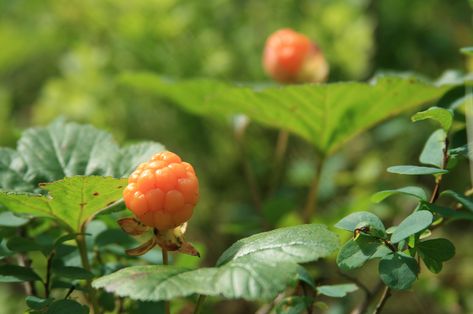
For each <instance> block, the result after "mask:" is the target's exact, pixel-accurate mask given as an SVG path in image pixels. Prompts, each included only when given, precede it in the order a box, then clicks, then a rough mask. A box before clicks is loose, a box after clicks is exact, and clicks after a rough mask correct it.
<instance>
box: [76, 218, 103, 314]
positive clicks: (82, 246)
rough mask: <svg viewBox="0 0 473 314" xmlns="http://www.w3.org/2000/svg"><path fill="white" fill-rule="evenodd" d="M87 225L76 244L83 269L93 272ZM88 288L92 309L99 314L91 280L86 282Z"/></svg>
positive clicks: (83, 227) (95, 313)
mask: <svg viewBox="0 0 473 314" xmlns="http://www.w3.org/2000/svg"><path fill="white" fill-rule="evenodd" d="M84 235H85V224H84V225H83V226H82V228H81V234H79V235H77V237H76V242H77V247H78V249H79V253H80V259H81V262H82V267H83V268H84V269H85V270H87V271H89V272H90V271H91V268H90V263H89V258H88V256H87V244H86V243H85V236H84ZM86 288H87V291H88V293H89V302H90V303H91V305H92V308H93V310H94V314H98V313H99V306H98V303H97V297H96V294H95V290H94V289H93V288H92V284H91V280H90V279H87V280H86Z"/></svg>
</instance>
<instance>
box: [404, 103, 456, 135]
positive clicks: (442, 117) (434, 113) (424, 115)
mask: <svg viewBox="0 0 473 314" xmlns="http://www.w3.org/2000/svg"><path fill="white" fill-rule="evenodd" d="M425 119H432V120H435V121H437V122H438V123H440V125H441V126H442V129H444V130H445V132H448V130H450V127H451V126H452V121H453V113H452V111H450V110H448V109H444V108H440V107H431V108H429V109H427V110H425V111H421V112H418V113H416V114H415V115H413V116H412V121H414V122H415V121H420V120H425Z"/></svg>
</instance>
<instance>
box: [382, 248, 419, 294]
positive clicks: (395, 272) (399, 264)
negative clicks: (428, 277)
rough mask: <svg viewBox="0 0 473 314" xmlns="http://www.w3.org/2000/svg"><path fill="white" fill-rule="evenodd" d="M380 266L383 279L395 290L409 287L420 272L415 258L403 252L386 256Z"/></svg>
mask: <svg viewBox="0 0 473 314" xmlns="http://www.w3.org/2000/svg"><path fill="white" fill-rule="evenodd" d="M378 268H379V269H378V270H379V276H380V278H381V280H382V281H383V282H384V284H386V285H387V286H388V287H390V288H391V289H394V290H406V289H409V288H410V287H411V286H412V284H413V283H414V282H415V281H416V280H417V274H418V273H419V266H418V265H417V261H416V260H415V258H413V257H411V256H408V255H406V254H404V253H401V252H396V253H393V254H389V255H386V256H384V257H383V258H382V259H381V261H380V262H379V267H378Z"/></svg>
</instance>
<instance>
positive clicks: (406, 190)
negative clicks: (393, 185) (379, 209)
mask: <svg viewBox="0 0 473 314" xmlns="http://www.w3.org/2000/svg"><path fill="white" fill-rule="evenodd" d="M395 194H404V195H410V196H413V197H416V198H418V199H420V200H424V201H425V200H427V195H426V194H425V191H424V189H422V188H420V187H417V186H406V187H403V188H400V189H396V190H385V191H380V192H378V193H376V194H374V195H373V196H372V197H371V200H372V201H373V202H375V203H379V202H381V201H382V200H384V199H385V198H387V197H390V196H391V195H395Z"/></svg>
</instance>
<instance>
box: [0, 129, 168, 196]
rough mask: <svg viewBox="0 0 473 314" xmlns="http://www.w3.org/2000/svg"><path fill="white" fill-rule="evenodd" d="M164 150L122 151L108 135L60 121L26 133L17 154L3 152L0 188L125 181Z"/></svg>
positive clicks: (144, 146) (147, 145) (146, 146)
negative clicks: (83, 178)
mask: <svg viewBox="0 0 473 314" xmlns="http://www.w3.org/2000/svg"><path fill="white" fill-rule="evenodd" d="M163 150H164V147H163V146H162V145H160V144H157V143H153V142H143V143H140V144H135V145H131V146H128V147H124V148H121V149H120V148H119V147H118V145H117V144H116V143H115V141H114V140H113V139H112V136H111V135H110V134H109V133H107V132H105V131H100V130H98V129H95V128H94V127H92V126H90V125H80V124H76V123H66V122H64V121H63V120H57V121H56V122H54V123H52V124H51V125H49V126H47V127H39V128H32V129H29V130H26V131H25V132H24V133H23V135H22V137H21V138H20V140H19V141H18V148H17V151H14V150H12V149H8V148H0V159H1V160H0V161H1V162H0V184H1V185H0V188H1V189H4V190H14V191H18V192H29V191H33V190H34V189H35V188H36V186H37V184H39V183H43V182H52V181H56V180H60V179H62V178H64V177H68V176H75V175H101V176H114V177H117V178H120V177H125V176H127V175H129V174H130V173H131V170H132V169H134V167H136V166H137V165H138V164H139V163H141V162H143V161H145V160H147V159H149V157H151V155H152V154H154V153H157V152H160V151H163ZM131 152H134V154H132V153H131Z"/></svg>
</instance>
